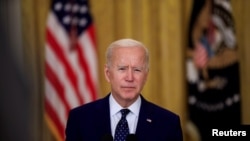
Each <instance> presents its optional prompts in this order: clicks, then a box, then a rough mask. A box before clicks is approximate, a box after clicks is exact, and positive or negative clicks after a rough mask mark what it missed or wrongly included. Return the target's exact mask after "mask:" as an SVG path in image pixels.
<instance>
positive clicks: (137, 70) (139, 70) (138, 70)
mask: <svg viewBox="0 0 250 141" xmlns="http://www.w3.org/2000/svg"><path fill="white" fill-rule="evenodd" d="M134 71H136V72H141V71H142V70H141V69H134Z"/></svg>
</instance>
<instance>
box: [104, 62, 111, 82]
mask: <svg viewBox="0 0 250 141" xmlns="http://www.w3.org/2000/svg"><path fill="white" fill-rule="evenodd" d="M104 75H105V78H106V80H107V81H108V82H110V79H109V77H110V72H109V68H108V65H107V64H105V66H104Z"/></svg>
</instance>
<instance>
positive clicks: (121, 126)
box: [114, 109, 129, 141]
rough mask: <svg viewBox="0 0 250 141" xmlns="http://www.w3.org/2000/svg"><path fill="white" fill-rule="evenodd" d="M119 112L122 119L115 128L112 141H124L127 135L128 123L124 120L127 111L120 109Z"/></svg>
mask: <svg viewBox="0 0 250 141" xmlns="http://www.w3.org/2000/svg"><path fill="white" fill-rule="evenodd" d="M120 112H121V113H122V117H121V119H120V121H119V122H118V124H117V126H116V129H115V139H114V141H125V139H126V137H127V135H128V134H129V127H128V122H127V120H126V116H127V114H128V113H129V109H122V110H121V111H120Z"/></svg>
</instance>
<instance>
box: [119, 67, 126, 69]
mask: <svg viewBox="0 0 250 141" xmlns="http://www.w3.org/2000/svg"><path fill="white" fill-rule="evenodd" d="M118 70H126V68H125V67H119V68H118Z"/></svg>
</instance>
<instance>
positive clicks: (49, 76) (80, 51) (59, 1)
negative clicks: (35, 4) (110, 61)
mask: <svg viewBox="0 0 250 141" xmlns="http://www.w3.org/2000/svg"><path fill="white" fill-rule="evenodd" d="M95 43H96V41H95V37H94V26H93V23H92V18H91V14H90V10H89V5H88V1H87V0H53V1H52V7H51V9H50V12H49V14H48V19H47V26H46V41H45V104H44V105H45V119H46V121H47V123H48V126H49V128H50V129H51V131H52V133H53V135H55V138H56V139H57V140H58V141H62V140H64V138H65V134H64V130H65V127H66V122H67V117H68V112H69V110H70V109H72V108H74V107H76V106H79V105H82V104H85V103H87V102H90V101H93V100H96V99H97V92H98V81H97V80H98V74H97V50H96V45H95Z"/></svg>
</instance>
